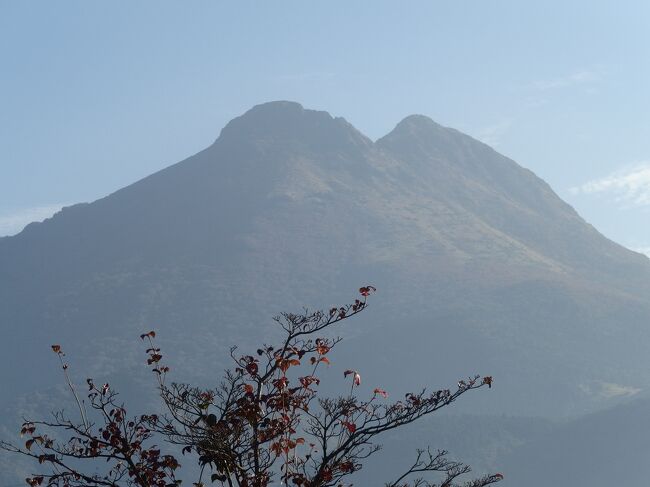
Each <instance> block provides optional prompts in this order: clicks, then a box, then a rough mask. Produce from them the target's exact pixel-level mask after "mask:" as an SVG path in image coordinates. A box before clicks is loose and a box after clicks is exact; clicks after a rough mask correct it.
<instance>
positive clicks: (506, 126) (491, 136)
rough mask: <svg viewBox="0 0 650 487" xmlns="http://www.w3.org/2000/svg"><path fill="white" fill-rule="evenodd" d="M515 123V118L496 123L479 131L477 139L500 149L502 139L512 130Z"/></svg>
mask: <svg viewBox="0 0 650 487" xmlns="http://www.w3.org/2000/svg"><path fill="white" fill-rule="evenodd" d="M513 121H514V119H513V118H504V119H502V120H500V121H498V122H496V123H493V124H491V125H488V126H486V127H483V128H482V129H481V130H479V133H478V135H477V136H476V138H477V139H478V140H480V141H481V142H483V143H485V144H487V145H489V146H491V147H498V146H499V143H500V142H501V138H502V137H503V136H504V135H505V134H506V133H507V132H508V130H510V127H511V126H512V123H513Z"/></svg>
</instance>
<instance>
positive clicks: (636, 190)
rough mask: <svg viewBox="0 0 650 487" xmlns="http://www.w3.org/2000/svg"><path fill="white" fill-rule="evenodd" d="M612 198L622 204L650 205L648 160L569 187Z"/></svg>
mask: <svg viewBox="0 0 650 487" xmlns="http://www.w3.org/2000/svg"><path fill="white" fill-rule="evenodd" d="M570 191H571V192H572V193H573V194H596V195H603V196H607V197H610V198H613V199H614V200H615V201H617V202H618V203H620V204H622V205H624V206H633V207H640V206H650V162H640V163H636V164H634V165H631V166H629V167H627V168H625V169H621V170H619V171H615V172H613V173H611V174H610V175H608V176H605V177H603V178H599V179H593V180H591V181H587V182H586V183H584V184H582V185H580V186H576V187H573V188H571V189H570Z"/></svg>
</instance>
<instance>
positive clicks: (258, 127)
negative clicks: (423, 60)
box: [0, 102, 650, 417]
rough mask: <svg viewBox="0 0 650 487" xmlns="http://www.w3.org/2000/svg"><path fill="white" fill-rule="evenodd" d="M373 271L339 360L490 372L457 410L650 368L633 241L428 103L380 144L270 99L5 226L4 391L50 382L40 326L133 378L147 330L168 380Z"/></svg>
mask: <svg viewBox="0 0 650 487" xmlns="http://www.w3.org/2000/svg"><path fill="white" fill-rule="evenodd" d="M367 283H370V284H373V285H375V286H376V287H377V288H378V289H379V292H378V293H377V295H376V296H373V298H372V301H371V306H370V308H369V309H368V310H367V311H365V312H364V314H363V315H362V316H360V317H359V318H358V319H356V320H355V322H354V323H352V322H351V323H350V324H349V325H347V327H346V328H345V329H342V330H340V331H341V335H342V336H343V337H344V338H345V341H344V342H343V344H342V348H341V351H340V355H339V356H338V358H337V359H336V364H340V366H341V367H348V366H355V368H358V369H360V370H362V371H363V373H364V378H366V382H367V383H370V384H381V385H382V386H383V387H385V388H387V389H389V390H390V391H391V392H393V391H394V392H395V393H400V392H402V391H403V390H405V388H406V389H409V388H416V387H419V386H420V385H422V384H430V385H432V386H441V385H445V384H447V385H448V384H453V383H454V381H455V380H456V379H458V378H461V377H464V376H467V375H470V374H474V373H486V374H487V373H490V374H493V375H494V376H495V377H496V387H495V389H494V390H493V391H490V392H489V393H487V392H486V393H485V394H483V395H478V396H475V398H474V399H468V400H467V401H465V405H464V406H461V410H465V411H471V412H473V413H477V414H478V413H480V414H483V413H487V412H490V413H496V414H502V413H509V414H518V415H525V416H534V415H537V416H545V417H563V416H566V415H575V414H578V413H582V412H587V411H592V410H596V409H599V408H602V407H605V406H608V405H611V404H615V403H617V402H618V401H620V400H621V399H625V398H627V397H630V396H633V395H635V394H637V393H639V392H640V391H643V390H644V389H646V388H647V387H648V386H649V385H650V373H648V371H649V370H650V358H649V356H648V354H647V350H646V349H645V345H644V343H647V340H648V339H649V338H650V329H649V326H648V325H649V323H650V294H649V293H648V291H650V261H649V260H648V258H647V257H645V256H643V255H641V254H638V253H635V252H632V251H630V250H627V249H625V248H623V247H621V246H620V245H617V244H616V243H614V242H612V241H609V240H608V239H606V238H605V237H603V236H602V235H601V234H600V233H598V231H597V230H596V229H594V228H593V227H592V226H591V225H589V224H588V223H586V222H585V221H584V220H583V219H582V218H581V217H580V216H579V215H578V214H577V213H576V212H575V211H574V210H573V209H572V208H571V207H570V206H569V205H567V204H566V203H564V202H563V201H562V200H561V199H560V198H559V197H558V196H557V195H556V194H555V193H554V192H553V190H552V189H551V188H550V187H549V186H548V185H547V184H546V183H545V182H544V181H542V180H541V179H539V178H538V177H537V176H535V174H533V173H532V172H531V171H529V170H527V169H524V168H522V167H521V166H519V165H518V164H517V163H515V162H514V161H512V160H510V159H508V158H506V157H504V156H502V155H500V154H498V153H497V152H495V151H494V150H493V149H491V148H490V147H488V146H487V145H485V144H483V143H481V142H479V141H477V140H475V139H472V138H471V137H469V136H467V135H464V134H462V133H460V132H458V131H456V130H454V129H450V128H446V127H443V126H441V125H438V124H437V123H435V122H434V121H432V120H431V119H429V118H427V117H424V116H421V115H413V116H409V117H407V118H406V119H404V120H402V121H401V122H400V123H399V124H397V126H396V127H395V129H394V130H393V131H392V132H391V133H389V134H388V135H386V136H385V137H383V138H381V139H379V140H377V141H376V142H373V141H372V140H370V139H368V138H367V137H366V136H364V135H363V134H362V133H361V132H359V131H358V130H357V129H355V128H354V127H353V126H352V125H350V124H349V123H348V122H346V121H345V120H344V119H343V118H333V117H331V116H330V115H329V114H327V113H326V112H318V111H312V110H306V109H303V107H302V106H300V105H299V104H297V103H292V102H272V103H267V104H264V105H259V106H256V107H254V108H253V109H251V110H250V111H248V112H247V113H245V114H244V115H242V116H241V117H239V118H236V119H234V120H232V121H231V122H230V123H229V124H228V125H227V126H226V127H225V128H224V129H223V130H222V132H221V134H220V136H219V138H218V139H217V140H216V141H215V143H214V144H212V145H211V146H210V147H208V148H206V149H205V150H203V151H201V152H199V153H198V154H196V155H194V156H192V157H190V158H188V159H186V160H184V161H182V162H179V163H178V164H175V165H173V166H170V167H168V168H166V169H164V170H162V171H160V172H157V173H155V174H153V175H151V176H149V177H147V178H145V179H143V180H141V181H138V182H136V183H134V184H132V185H131V186H128V187H126V188H123V189H121V190H119V191H117V192H115V193H113V194H111V195H109V196H107V197H105V198H103V199H100V200H97V201H95V202H93V203H90V204H86V203H84V204H78V205H74V206H71V207H67V208H64V209H63V210H62V211H61V212H59V213H57V214H56V215H55V216H54V217H53V218H51V219H48V220H46V221H45V222H43V223H37V224H31V225H29V226H28V227H27V228H25V230H24V231H23V232H21V233H20V234H19V235H16V236H14V237H6V238H2V239H0V330H1V331H2V336H3V338H4V344H3V345H4V347H3V348H4V353H3V355H2V358H1V359H0V360H1V361H0V364H1V365H2V367H0V370H1V371H0V378H1V380H2V383H3V386H4V388H5V391H6V392H5V394H3V396H2V403H3V406H4V407H5V408H10V407H11V406H10V405H11V404H13V403H14V401H15V398H16V397H18V396H20V395H22V394H24V393H27V392H29V391H33V390H39V389H43V388H46V387H49V386H50V385H51V384H52V382H53V381H56V380H58V376H57V375H55V374H54V372H51V371H50V369H51V365H52V364H53V363H54V362H53V360H52V357H50V356H49V355H48V354H47V350H48V347H49V345H50V344H51V343H62V344H63V345H64V347H65V349H66V350H67V351H68V352H69V353H70V355H72V356H73V357H74V358H73V359H71V360H72V362H73V363H74V364H76V365H75V367H76V368H77V369H78V370H80V371H81V372H80V374H81V375H82V376H84V377H85V376H92V375H97V374H102V375H103V376H106V375H111V374H112V375H113V376H115V377H117V378H119V379H117V380H118V381H119V382H121V383H122V385H123V388H124V389H126V390H129V388H133V387H135V386H134V384H137V383H139V382H138V381H143V380H145V379H144V378H146V377H147V372H146V370H144V367H142V366H141V363H142V360H143V354H142V351H141V349H140V343H138V340H137V336H138V335H139V334H140V333H141V332H143V331H147V330H149V329H151V328H155V329H156V330H157V331H158V332H159V337H160V341H161V343H162V345H163V349H164V350H165V351H166V352H168V354H167V356H168V357H169V362H170V363H171V364H172V365H173V366H174V368H175V373H177V374H178V375H177V377H179V378H181V379H183V378H190V379H193V380H197V381H205V382H207V381H212V382H214V381H216V379H217V378H218V377H219V370H220V369H221V368H222V366H223V365H225V364H226V362H225V359H224V357H225V352H226V351H227V350H228V349H229V348H230V346H232V345H235V344H238V345H240V346H241V348H242V349H243V350H247V349H248V348H251V347H255V346H257V345H258V344H259V343H260V342H261V341H263V340H265V339H266V340H269V339H271V338H272V336H273V328H272V326H271V325H270V323H271V320H270V317H271V316H273V315H275V314H277V313H278V312H280V311H284V310H298V309H301V307H302V306H310V307H329V305H331V304H333V303H334V304H336V303H340V302H344V301H346V300H348V299H350V298H352V299H353V298H354V296H355V292H356V289H357V288H358V287H359V286H360V285H364V284H367ZM336 364H335V365H336ZM336 370H337V371H338V369H336ZM337 373H338V372H337ZM463 408H464V409H463Z"/></svg>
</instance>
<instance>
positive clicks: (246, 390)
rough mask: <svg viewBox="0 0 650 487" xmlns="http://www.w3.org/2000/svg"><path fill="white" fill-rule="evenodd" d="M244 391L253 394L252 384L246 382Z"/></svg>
mask: <svg viewBox="0 0 650 487" xmlns="http://www.w3.org/2000/svg"><path fill="white" fill-rule="evenodd" d="M244 391H245V392H246V393H247V394H252V393H253V386H252V385H250V384H244Z"/></svg>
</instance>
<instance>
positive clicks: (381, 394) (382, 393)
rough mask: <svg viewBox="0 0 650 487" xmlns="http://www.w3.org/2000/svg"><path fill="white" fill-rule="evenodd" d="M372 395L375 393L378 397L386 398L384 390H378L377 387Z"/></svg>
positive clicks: (386, 394)
mask: <svg viewBox="0 0 650 487" xmlns="http://www.w3.org/2000/svg"><path fill="white" fill-rule="evenodd" d="M374 393H375V394H378V395H380V396H382V397H388V393H387V392H386V391H385V390H383V389H380V388H379V387H377V388H376V389H375V390H374Z"/></svg>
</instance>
